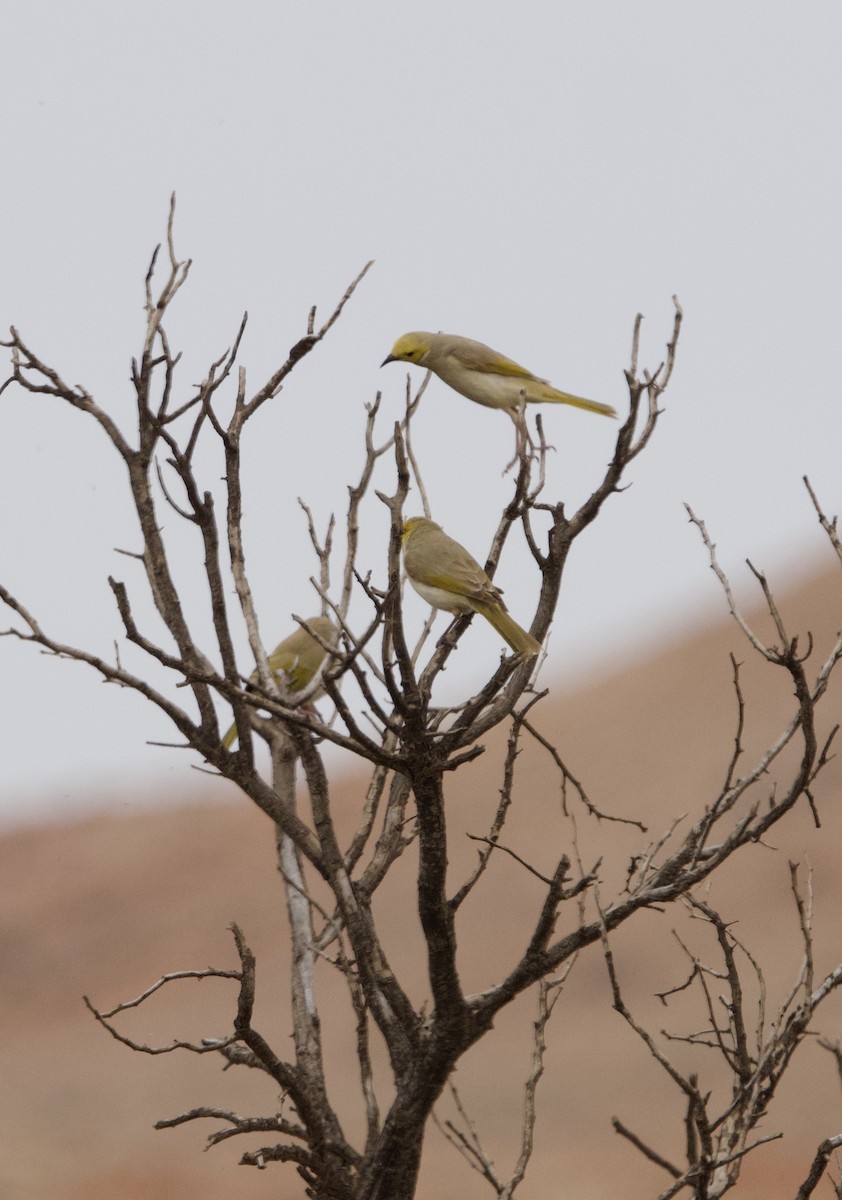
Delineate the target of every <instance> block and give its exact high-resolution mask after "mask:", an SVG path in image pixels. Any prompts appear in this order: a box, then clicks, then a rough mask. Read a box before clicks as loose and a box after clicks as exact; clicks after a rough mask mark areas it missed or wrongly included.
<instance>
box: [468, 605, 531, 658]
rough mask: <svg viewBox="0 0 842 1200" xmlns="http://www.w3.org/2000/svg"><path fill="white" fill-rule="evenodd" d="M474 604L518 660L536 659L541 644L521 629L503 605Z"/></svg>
mask: <svg viewBox="0 0 842 1200" xmlns="http://www.w3.org/2000/svg"><path fill="white" fill-rule="evenodd" d="M472 604H473V605H474V608H475V609H476V611H477V612H478V613H479V614H480V615H481V616H483V617H485V619H486V621H488V623H489V624H490V625H493V626H494V628H495V629H496V630H497V632H498V633H499V634H500V637H501V638H503V640H504V641H506V642H508V643H509V645H510V646H511V648H512V650H514V652H515V654H516V655H517V656H518V658H520V659H523V661H524V662H525V661H526V660H527V659H529V658H534V657H535V655H536V654H537V653H538V651H539V650H540V649H541V643H540V642H539V641H536V639H535V638H534V637H533V636H532V634H531V633H527V632H526V630H525V629H521V627H520V625H518V623H517V621H516V620H515V619H514V617H512V616H510V615H509V613H508V612H506V610H505V608H503V607H502V605H499V604H495V605H494V606H492V605H485V604H477V603H476V602H475V601H472Z"/></svg>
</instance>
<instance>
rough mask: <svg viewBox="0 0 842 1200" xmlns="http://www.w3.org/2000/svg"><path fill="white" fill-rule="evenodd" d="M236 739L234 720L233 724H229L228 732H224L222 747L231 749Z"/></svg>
mask: <svg viewBox="0 0 842 1200" xmlns="http://www.w3.org/2000/svg"><path fill="white" fill-rule="evenodd" d="M236 740H237V725H236V722H235V723H234V724H233V725H232V726H231V728H230V729H229V730H228V732H227V733H226V735H225V737H224V738H223V739H222V745H223V746H224V748H225V749H226V750H230V749H231V747H232V746H233V745H234V743H235V742H236Z"/></svg>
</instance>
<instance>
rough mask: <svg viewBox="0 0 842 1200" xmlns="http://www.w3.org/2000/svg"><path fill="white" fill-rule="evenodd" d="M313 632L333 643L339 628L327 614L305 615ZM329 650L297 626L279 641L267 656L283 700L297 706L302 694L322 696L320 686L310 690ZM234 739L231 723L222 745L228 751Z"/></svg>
mask: <svg viewBox="0 0 842 1200" xmlns="http://www.w3.org/2000/svg"><path fill="white" fill-rule="evenodd" d="M306 623H307V624H308V625H309V626H310V628H311V629H312V630H313V633H317V634H318V635H319V637H320V638H322V640H323V641H325V642H327V643H328V645H330V646H335V645H336V644H337V642H338V641H339V630H338V629H337V627H336V626H335V625H334V623H333V621H331V620H330V619H329V618H328V617H308V619H307V622H306ZM328 657H329V655H328V651H327V650H325V648H324V646H323V645H322V644H321V642H319V641H318V640H317V639H316V638H314V637H313V634H311V633H308V632H307V630H306V629H302V628H301V627H300V626H299V628H298V629H296V631H295V633H291V634H290V635H289V637H287V638H284V640H283V641H282V642H279V643H278V645H277V646H276V647H275V649H274V650H273V651H272V653H271V654H270V655H269V658H268V663H269V670H270V671H271V672H272V674H273V675H274V676H275V679H276V680H277V681H278V686H279V688H280V690H281V696H282V697H283V699H284V700H285V701H286V702H287V703H288V704H291V705H297V704H299V703H300V702H301V700H302V699H303V698H304V696H305V695H307V697H308V699H309V700H318V698H319V696H323V695H324V691H323V689H322V688H321V687H318V686H317V687H316V688H315V690H313V691H310V688H311V685H312V684H313V681H314V680H315V679H316V677H317V676H318V677H321V674H322V671H323V670H324V667H325V663H326V661H327V659H328ZM249 679H250V680H251V682H252V683H256V682H257V672H256V671H253V672H252V673H251V675H250V676H249ZM236 740H237V726H236V724H234V725H232V726H231V728H230V729H229V730H228V732H227V733H226V735H225V737H224V738H223V739H222V745H223V746H224V747H225V749H226V750H230V749H231V747H232V746H233V745H234V742H236Z"/></svg>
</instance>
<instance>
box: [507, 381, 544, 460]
mask: <svg viewBox="0 0 842 1200" xmlns="http://www.w3.org/2000/svg"><path fill="white" fill-rule="evenodd" d="M507 412H508V413H509V416H510V417H511V418H512V420H513V421H514V423H515V456H514V458H513V459H512V461H511V462H510V463H507V464H506V467H505V469H504V471H503V474H504V475H508V473H509V471H511V469H512V467H513V466H514V465H515V463H516V462H523V460H524V459H525V458H534V459H537V457H538V454H537V449H536V446H535V443H534V442H533V440H532V436H531V434H530V432H529V426H528V425H527V423H526V392H525V391H524V389H523V388H521V392H520V396H519V397H518V402H517V405H516V406H515V407H514V408H513V409H511V408H510V409H507Z"/></svg>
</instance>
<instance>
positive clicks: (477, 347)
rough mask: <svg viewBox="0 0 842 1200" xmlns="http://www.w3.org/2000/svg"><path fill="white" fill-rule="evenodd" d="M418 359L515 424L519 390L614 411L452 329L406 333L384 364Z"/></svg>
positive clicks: (533, 398)
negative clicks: (565, 389) (556, 385)
mask: <svg viewBox="0 0 842 1200" xmlns="http://www.w3.org/2000/svg"><path fill="white" fill-rule="evenodd" d="M390 362H408V363H416V364H417V365H418V366H419V367H425V368H426V369H427V370H428V371H432V372H433V374H434V375H438V377H439V379H443V380H444V382H445V383H447V384H449V385H450V386H451V387H452V388H453V389H454V391H457V392H460V393H461V394H462V395H463V396H467V397H468V399H469V400H474V401H475V402H476V403H477V404H484V405H486V407H488V408H503V409H505V410H506V412H507V413H508V414H509V416H510V417H511V418H512V420H513V421H514V422H515V424H517V420H518V408H519V405H520V403H521V393H524V394H525V396H526V402H527V404H544V403H548V404H572V405H573V406H574V408H584V409H587V411H588V412H595V413H601V414H602V415H603V416H605V417H616V415H617V413H616V411H615V409H613V408H611V406H610V405H608V404H599V403H598V402H597V401H596V400H585V399H584V398H583V397H582V396H573V395H571V393H570V392H560V391H558V389H557V388H554V387H552V386H551V385H550V384H549V383H548V382H547V380H546V379H539V378H538V376H537V375H533V374H532V372H531V371H527V370H526V368H525V367H521V366H519V365H518V364H517V363H516V362H512V360H511V359H510V358H506V356H505V355H503V354H498V353H497V351H496V350H492V349H491V347H490V346H485V345H483V343H482V342H475V341H473V340H472V339H471V338H464V337H457V336H456V335H455V334H451V333H405V334H404V335H403V337H399V338H398V340H397V341H396V342H395V344H394V346H393V347H392V352H391V354H390V355H389V356H388V358H385V359H384V360H383V362H382V363H381V364H380V365H381V366H383V367H385V365H386V363H390Z"/></svg>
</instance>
